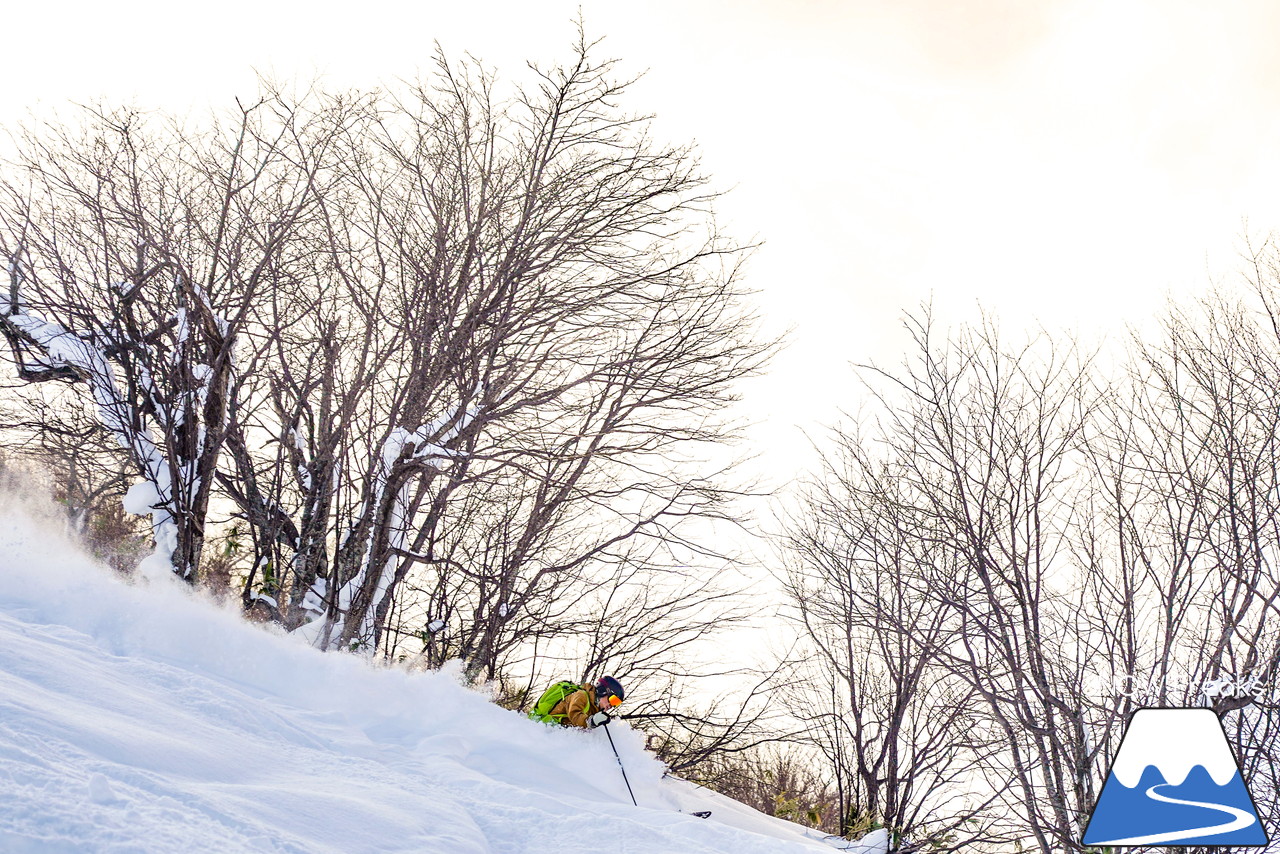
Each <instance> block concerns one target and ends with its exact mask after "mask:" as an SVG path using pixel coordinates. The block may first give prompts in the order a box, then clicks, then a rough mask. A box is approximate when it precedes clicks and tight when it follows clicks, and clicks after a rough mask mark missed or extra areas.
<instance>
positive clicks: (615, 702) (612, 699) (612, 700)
mask: <svg viewBox="0 0 1280 854" xmlns="http://www.w3.org/2000/svg"><path fill="white" fill-rule="evenodd" d="M600 702H601V703H608V704H609V705H610V706H613V707H614V708H615V709H616V708H617V707H618V706H621V705H622V700H620V699H619V698H618V695H617V694H610V695H608V696H607V697H601V698H600Z"/></svg>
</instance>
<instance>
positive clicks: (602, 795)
mask: <svg viewBox="0 0 1280 854" xmlns="http://www.w3.org/2000/svg"><path fill="white" fill-rule="evenodd" d="M610 731H611V732H612V734H613V738H614V741H615V742H616V744H617V748H618V751H619V752H620V754H621V757H622V761H623V762H624V763H625V765H626V769H627V774H628V775H629V777H630V780H631V785H632V787H633V788H634V790H635V796H636V798H637V800H638V801H639V803H640V806H639V807H635V806H633V805H632V804H631V802H630V798H629V796H628V795H627V791H626V788H625V786H624V784H623V781H622V777H621V774H620V773H619V769H618V765H617V762H616V760H615V758H614V756H613V753H612V751H611V750H610V748H609V744H608V741H607V740H606V738H605V736H604V734H603V733H602V732H580V731H568V730H559V729H550V728H547V727H544V726H541V725H539V724H535V723H532V722H530V721H528V720H526V719H524V718H523V717H522V716H520V715H518V714H516V713H514V712H509V711H506V710H504V709H502V708H499V707H498V706H495V705H493V704H492V703H490V702H488V701H487V700H486V698H485V697H483V696H482V695H480V694H478V693H476V692H473V691H470V690H467V689H466V688H463V687H462V686H460V685H459V684H458V683H457V681H456V680H455V679H454V678H453V676H452V675H451V674H450V673H448V672H438V673H416V674H410V673H406V672H403V671H399V670H389V669H377V668H374V667H370V666H369V665H368V664H367V663H365V662H364V661H362V660H359V659H357V658H355V657H352V656H347V655H340V654H333V653H327V654H326V653H320V652H317V651H316V650H313V649H311V648H309V647H307V646H306V645H304V644H301V643H299V642H298V641H296V640H295V639H293V638H289V637H286V636H283V635H280V634H276V633H273V632H272V631H270V630H266V629H261V628H258V627H256V626H252V625H250V624H247V623H245V622H244V621H242V620H241V619H240V618H239V617H238V616H237V615H236V614H235V613H233V612H231V611H227V610H223V609H219V608H218V607H216V606H214V605H211V604H210V603H208V602H206V601H203V600H201V599H198V598H196V597H194V596H192V595H191V594H190V593H188V592H187V591H186V590H185V589H184V588H182V586H181V585H179V584H177V583H176V582H166V581H164V580H163V579H162V580H160V581H154V580H153V581H152V582H150V583H149V584H145V585H130V584H128V583H125V582H123V581H121V580H120V579H118V578H117V577H115V576H113V575H112V574H111V573H110V571H109V570H107V569H105V568H102V567H100V566H98V565H97V564H96V563H95V562H94V561H93V560H92V559H90V558H89V557H87V556H85V555H84V554H83V553H82V552H81V551H79V550H78V549H77V547H76V546H74V545H73V544H72V543H71V542H70V541H69V540H68V539H67V538H66V537H64V536H61V535H60V533H59V532H58V531H57V528H56V524H55V523H53V522H51V521H50V520H48V519H45V520H43V521H42V520H40V519H39V518H36V516H34V515H33V514H32V513H30V512H29V511H27V510H25V509H23V508H21V507H19V506H17V505H15V504H14V503H13V502H12V501H5V502H3V503H0V850H3V851H6V852H55V854H57V852H68V853H69V852H77V854H79V852H86V851H101V852H131V853H132V854H138V852H175V851H188V850H198V851H218V852H289V854H294V853H295V852H297V854H303V852H306V854H312V852H335V854H337V852H341V854H352V852H426V854H435V852H440V853H441V854H443V853H444V852H450V854H472V852H474V854H482V852H484V854H487V853H488V852H509V854H518V853H519V852H530V854H533V852H544V851H547V850H556V851H559V852H579V851H581V852H587V851H591V852H599V851H601V850H606V851H608V850H612V851H618V852H627V854H672V852H692V853H693V854H696V853H697V852H734V854H752V852H759V854H766V853H767V854H778V853H779V852H782V853H783V854H785V852H802V851H809V852H814V851H819V852H820V851H832V850H833V849H832V848H831V847H829V846H828V845H825V844H823V843H822V842H821V836H820V834H817V833H816V832H814V831H806V830H805V829H803V828H800V827H799V826H797V825H791V824H788V823H786V822H782V821H779V820H777V819H773V818H770V817H767V816H764V815H762V814H760V813H758V812H755V811H753V810H750V809H749V808H747V807H745V806H743V805H741V804H738V803H736V802H733V801H730V800H728V799H726V798H722V797H719V796H716V795H714V794H713V793H710V792H707V791H705V790H702V789H699V788H698V787H696V786H693V785H691V784H689V783H685V782H683V781H679V780H673V779H664V777H663V768H662V766H661V765H660V763H658V762H657V761H656V760H655V759H654V758H653V757H652V756H651V755H649V754H647V753H646V752H645V751H644V749H643V746H642V739H641V738H640V736H639V734H638V733H636V732H634V731H632V730H630V729H629V728H627V727H626V726H625V725H624V724H623V723H621V722H616V723H615V724H613V725H611V727H610ZM680 809H684V810H686V811H693V810H697V809H710V810H712V811H713V816H712V818H711V819H709V820H706V821H703V820H700V819H698V818H695V817H692V816H689V815H685V814H682V813H681V812H679V810H680ZM868 842H872V840H868ZM875 843H878V844H872V845H866V846H865V847H863V846H854V847H852V848H851V850H854V851H868V852H870V851H876V850H882V849H883V839H879V840H876V841H875Z"/></svg>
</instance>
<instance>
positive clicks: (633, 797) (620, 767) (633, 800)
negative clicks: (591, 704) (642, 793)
mask: <svg viewBox="0 0 1280 854" xmlns="http://www.w3.org/2000/svg"><path fill="white" fill-rule="evenodd" d="M604 734H605V735H607V736H609V746H610V747H612V748H613V758H614V759H616V760H618V770H619V771H621V772H622V782H624V783H626V784H627V794H628V795H630V796H631V803H633V804H635V805H636V806H640V804H638V803H636V793H635V792H633V791H631V781H630V780H628V779H627V769H626V768H625V767H623V765H622V757H621V756H619V755H618V746H617V745H616V744H614V743H613V733H611V732H609V727H608V726H607V725H606V726H605V728H604Z"/></svg>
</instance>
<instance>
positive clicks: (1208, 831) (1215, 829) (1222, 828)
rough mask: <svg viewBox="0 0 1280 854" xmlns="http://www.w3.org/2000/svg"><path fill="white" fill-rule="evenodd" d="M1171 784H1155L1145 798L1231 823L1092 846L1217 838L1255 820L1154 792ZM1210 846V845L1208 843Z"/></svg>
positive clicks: (1237, 812)
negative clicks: (1225, 818) (1228, 818)
mask: <svg viewBox="0 0 1280 854" xmlns="http://www.w3.org/2000/svg"><path fill="white" fill-rule="evenodd" d="M1170 785H1173V784H1172V783H1157V784H1156V785H1154V786H1152V787H1151V788H1149V789H1147V797H1148V798H1151V799H1152V800H1153V801H1162V802H1164V803H1166V804H1182V805H1183V806H1187V807H1204V808H1205V809H1211V810H1217V811H1219V812H1224V813H1227V814H1228V815H1230V816H1232V819H1231V821H1228V822H1224V823H1223V824H1214V825H1210V826H1209V827H1193V828H1191V829H1189V830H1170V831H1167V832H1165V833H1149V834H1147V835H1146V836H1130V837H1126V838H1125V839H1112V840H1108V841H1106V842H1095V843H1093V845H1095V846H1102V845H1163V844H1165V843H1167V842H1178V841H1179V840H1183V839H1196V838H1199V837H1202V836H1217V835H1218V834H1221V833H1231V832H1232V831H1236V830H1243V829H1244V828H1246V827H1248V826H1249V825H1251V824H1253V823H1254V822H1255V821H1257V819H1256V818H1255V817H1254V816H1253V814H1252V813H1250V812H1248V811H1246V810H1242V809H1239V808H1237V807H1232V806H1227V805H1226V804H1210V803H1206V802H1204V801H1187V800H1182V799H1181V798H1171V797H1169V796H1168V795H1162V794H1160V793H1159V792H1157V791H1156V789H1158V788H1160V787H1161V786H1170ZM1209 844H1212V843H1209Z"/></svg>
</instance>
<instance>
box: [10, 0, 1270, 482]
mask: <svg viewBox="0 0 1280 854" xmlns="http://www.w3.org/2000/svg"><path fill="white" fill-rule="evenodd" d="M579 7H581V8H582V12H583V16H584V18H585V20H586V25H587V29H588V34H589V35H598V36H603V37H605V51H606V52H608V53H610V54H612V55H614V56H617V57H619V58H620V59H622V60H623V63H624V65H623V68H624V69H625V70H631V71H635V72H640V71H647V76H646V77H645V78H644V80H643V81H642V82H641V83H640V84H639V85H638V86H636V87H635V89H634V90H633V91H632V94H631V100H630V101H629V102H628V103H627V104H626V106H627V107H628V108H629V109H631V110H633V111H636V112H652V113H655V114H656V116H657V124H656V126H655V130H656V132H657V134H658V135H660V136H662V137H665V138H668V139H671V140H677V141H689V140H693V141H696V142H697V144H698V146H699V148H700V150H701V153H702V157H703V162H704V166H705V168H706V171H707V172H708V173H709V174H710V175H712V176H713V177H714V179H715V180H716V181H717V182H718V183H719V184H720V186H722V187H725V188H732V192H731V193H730V194H729V195H728V197H726V198H725V199H724V200H723V201H722V203H721V205H720V208H719V210H720V215H721V221H722V223H723V224H724V225H725V226H726V227H727V229H728V230H729V231H730V233H732V234H735V235H737V236H739V237H740V238H742V239H744V240H749V239H753V238H759V239H761V240H763V241H765V245H764V246H763V248H762V249H761V250H760V251H759V252H758V253H757V254H756V256H755V257H754V259H753V261H752V263H751V266H750V269H749V284H750V285H751V286H753V287H754V288H756V289H758V290H759V291H761V295H760V300H761V304H762V306H763V309H764V311H765V313H766V314H767V316H768V323H769V328H770V330H772V331H779V330H782V329H785V328H792V329H793V330H794V332H793V338H792V344H791V346H790V347H789V348H788V349H787V350H786V351H785V352H784V353H783V355H782V356H780V357H779V359H778V360H777V361H776V362H775V363H774V365H773V367H772V370H771V371H770V374H769V376H768V377H766V378H764V379H762V380H757V381H755V382H752V383H751V384H749V385H748V386H746V388H745V389H744V390H745V391H746V392H747V393H748V394H749V395H750V396H751V398H752V402H753V405H752V407H750V408H749V411H751V412H753V413H763V414H753V417H756V418H759V419H761V420H762V422H763V423H762V424H761V425H760V426H759V427H757V429H756V430H755V431H754V432H753V434H752V435H753V438H754V439H755V441H756V442H757V443H758V446H759V449H760V450H761V451H762V452H763V453H765V454H766V455H767V456H768V461H769V464H770V465H769V467H770V468H771V469H773V470H774V471H775V472H784V471H785V470H786V468H787V466H788V465H790V464H791V463H793V462H798V461H799V460H800V456H801V455H798V452H797V451H796V446H798V445H799V444H800V443H801V442H802V441H803V440H802V439H801V438H800V437H799V434H798V432H796V427H797V426H799V427H805V428H807V429H810V430H813V429H815V428H816V427H817V425H819V424H821V423H829V422H831V421H832V420H834V418H835V415H836V410H837V408H839V407H844V408H847V409H851V408H856V399H855V398H856V396H857V389H858V387H857V385H856V383H855V382H854V380H853V375H852V372H851V371H850V368H849V363H851V362H865V361H868V360H875V361H878V362H881V363H886V364H895V363H897V362H898V360H899V358H900V354H901V348H902V344H903V342H902V338H901V333H900V331H899V322H898V321H899V319H900V317H901V313H902V311H903V310H904V309H910V308H914V307H915V306H917V305H919V304H920V302H921V301H923V300H928V299H932V300H933V301H934V303H935V304H936V305H937V306H938V307H939V308H940V309H941V311H942V312H943V314H944V316H946V317H948V318H954V319H972V318H974V317H976V315H977V311H978V306H979V305H981V306H983V307H985V308H987V309H989V310H990V311H991V312H992V313H994V314H995V315H996V316H997V317H998V318H999V319H1000V320H1001V325H1002V327H1003V328H1004V329H1005V330H1006V331H1010V330H1017V329H1020V328H1022V327H1024V326H1028V325H1030V324H1032V323H1033V322H1034V321H1035V320H1036V319H1039V320H1040V321H1041V322H1043V323H1044V324H1045V325H1046V326H1048V327H1050V328H1058V327H1067V328H1071V329H1079V330H1081V331H1082V332H1084V333H1086V334H1088V335H1091V334H1094V333H1097V332H1103V331H1106V330H1120V329H1121V328H1122V326H1123V324H1124V323H1125V322H1128V321H1138V320H1141V319H1142V318H1145V317H1148V316H1150V315H1151V314H1152V313H1154V312H1155V311H1157V310H1158V309H1159V307H1160V305H1161V304H1162V302H1163V299H1164V296H1165V294H1167V293H1174V294H1186V293H1192V292H1196V291H1200V290H1204V289H1205V288H1206V287H1208V285H1209V283H1210V281H1211V280H1213V279H1226V278H1230V277H1231V275H1232V274H1233V273H1234V272H1235V271H1237V270H1238V269H1239V263H1238V260H1237V256H1238V253H1239V251H1240V250H1241V245H1242V238H1243V236H1244V235H1245V233H1246V226H1245V222H1246V220H1247V222H1248V227H1247V231H1248V233H1249V234H1250V235H1252V236H1254V237H1258V236H1263V235H1266V234H1267V233H1268V232H1270V231H1271V230H1273V229H1280V52H1278V51H1277V50H1276V48H1277V46H1278V45H1280V4H1276V3H1274V2H1267V1H1266V0H1260V2H1223V3H1206V2H1183V0H1061V2H1034V0H969V1H968V2H965V0H845V2H804V0H790V2H774V0H770V1H769V2H763V0H756V1H755V2H752V0H735V2H710V0H704V2H699V0H687V2H637V1H636V0H633V2H630V3H618V2H603V0H600V1H599V2H592V0H584V2H581V3H579V2H576V0H575V2H558V0H539V2H532V0H523V2H504V3H497V2H484V0H479V2H472V3H465V2H451V3H447V4H445V3H434V2H426V0H418V2H388V0H381V2H378V1H377V0H375V2H371V3H359V2H346V3H342V4H331V3H323V2H322V3H301V2H292V1H291V2H282V1H281V0H258V2H245V0H223V1H222V2H218V3H199V4H194V3H175V2H172V0H169V2H164V3H159V2H156V3H141V2H131V0H123V2H116V3H102V2H94V3H92V4H88V3H45V4H39V3H23V4H21V5H17V6H13V7H11V8H8V9H7V10H6V12H5V16H4V30H5V38H4V40H3V43H2V44H0V75H2V78H3V80H4V81H5V83H4V85H3V86H0V122H3V123H11V122H13V121H16V120H18V119H20V118H21V117H22V116H23V115H24V113H25V112H26V111H27V110H28V109H29V108H32V107H33V106H36V105H40V104H55V105H56V104H62V103H65V102H67V101H81V102H83V101H86V100H91V99H95V98H98V97H105V98H106V99H108V100H121V101H125V100H132V101H134V102H136V103H137V104H138V105H140V106H144V107H158V108H163V109H166V110H173V111H177V112H192V113H194V114H198V113H199V112H200V111H202V110H204V109H206V108H207V107H208V106H209V105H210V104H216V105H220V106H221V105H226V104H228V103H230V101H231V99H232V98H233V97H234V96H235V95H251V94H252V93H253V91H254V82H253V81H254V70H255V69H257V70H261V71H265V72H271V73H274V74H275V75H277V76H279V77H283V78H292V77H295V76H296V77H299V78H302V79H306V78H309V77H311V76H313V75H314V74H315V73H316V72H320V73H322V74H323V75H324V76H325V79H326V80H327V81H328V82H330V83H332V84H334V85H335V86H359V85H373V84H375V83H377V82H379V81H385V80H390V79H393V78H395V77H411V76H414V75H415V73H416V70H417V69H419V68H422V67H425V66H426V65H427V64H428V61H429V58H430V53H431V50H432V45H433V43H434V42H436V41H439V42H440V43H441V45H442V46H443V47H444V48H445V49H446V51H448V52H449V53H450V54H452V55H455V56H456V55H459V54H461V53H462V52H464V51H470V52H472V53H473V54H475V55H476V56H478V57H480V58H482V59H483V60H485V61H486V62H487V63H489V64H491V65H493V66H496V67H497V68H498V69H499V72H501V71H502V70H503V69H504V68H505V69H514V68H518V67H519V66H520V64H521V63H522V62H523V60H524V59H529V58H532V59H540V60H544V61H547V60H553V59H555V58H556V57H563V56H565V54H566V50H565V48H566V47H567V46H568V43H569V42H570V40H571V38H572V34H573V30H572V24H571V21H572V19H573V18H574V17H575V15H576V14H577V10H578V8H579Z"/></svg>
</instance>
